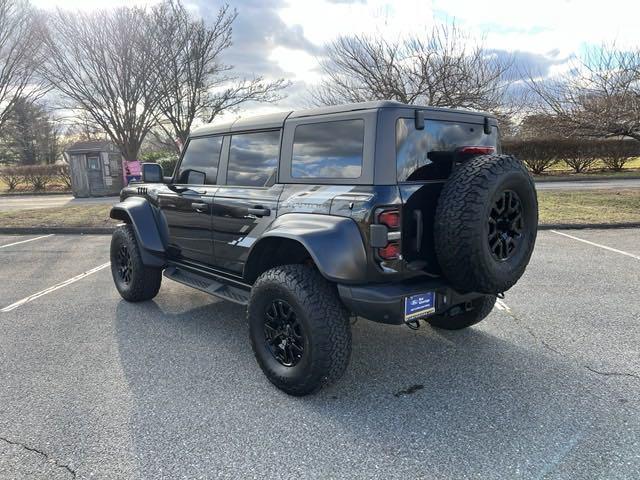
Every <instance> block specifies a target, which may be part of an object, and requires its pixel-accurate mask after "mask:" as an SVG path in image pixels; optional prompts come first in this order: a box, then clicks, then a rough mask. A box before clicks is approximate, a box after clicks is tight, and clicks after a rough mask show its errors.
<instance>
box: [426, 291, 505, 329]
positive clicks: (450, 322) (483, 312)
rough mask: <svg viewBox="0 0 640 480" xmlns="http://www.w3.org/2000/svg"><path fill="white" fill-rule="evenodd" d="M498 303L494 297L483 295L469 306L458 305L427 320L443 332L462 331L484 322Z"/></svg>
mask: <svg viewBox="0 0 640 480" xmlns="http://www.w3.org/2000/svg"><path fill="white" fill-rule="evenodd" d="M495 303H496V297H495V296H494V295H483V296H481V297H478V298H476V299H475V300H472V301H471V302H470V304H468V305H464V306H463V305H458V306H456V307H453V308H452V309H451V310H450V311H449V312H445V313H443V314H441V315H434V316H433V317H430V318H427V322H429V324H430V325H431V326H432V327H436V328H442V329H443V330H461V329H463V328H467V327H470V326H471V325H475V324H476V323H478V322H481V321H482V320H484V319H485V318H486V317H487V315H489V314H490V313H491V310H493V306H494V305H495Z"/></svg>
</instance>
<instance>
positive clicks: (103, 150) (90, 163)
mask: <svg viewBox="0 0 640 480" xmlns="http://www.w3.org/2000/svg"><path fill="white" fill-rule="evenodd" d="M65 157H66V159H67V162H68V163H69V169H70V172H71V189H72V191H73V195H74V196H75V197H101V196H107V195H118V194H119V193H120V190H121V189H122V187H123V185H125V181H127V180H128V179H126V178H125V175H128V174H127V173H126V172H124V171H123V170H124V169H123V163H124V161H123V160H122V155H120V152H119V151H118V149H117V148H116V146H115V145H114V144H113V143H112V142H109V141H89V142H76V143H74V144H73V145H70V146H69V147H68V148H67V149H66V150H65ZM128 163H131V162H128ZM135 163H138V162H135ZM138 169H139V168H138ZM127 183H128V181H127Z"/></svg>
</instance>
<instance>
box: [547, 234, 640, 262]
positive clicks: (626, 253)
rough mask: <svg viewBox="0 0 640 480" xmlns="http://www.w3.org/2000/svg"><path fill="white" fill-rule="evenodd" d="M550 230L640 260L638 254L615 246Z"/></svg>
mask: <svg viewBox="0 0 640 480" xmlns="http://www.w3.org/2000/svg"><path fill="white" fill-rule="evenodd" d="M551 232H553V233H555V234H557V235H562V236H563V237H568V238H572V239H573V240H577V241H578V242H583V243H586V244H588V245H593V246H594V247H599V248H603V249H604V250H609V251H610V252H614V253H619V254H620V255H626V256H627V257H631V258H635V259H636V260H640V255H634V254H633V253H629V252H624V251H622V250H618V249H617V248H611V247H607V246H606V245H600V244H599V243H594V242H590V241H589V240H584V239H583V238H578V237H574V236H573V235H569V234H568V233H562V232H558V231H556V230H551Z"/></svg>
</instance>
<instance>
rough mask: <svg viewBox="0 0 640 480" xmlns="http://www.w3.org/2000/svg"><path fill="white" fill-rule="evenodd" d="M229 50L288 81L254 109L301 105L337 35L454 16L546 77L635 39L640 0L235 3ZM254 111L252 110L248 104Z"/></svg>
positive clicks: (214, 2)
mask: <svg viewBox="0 0 640 480" xmlns="http://www.w3.org/2000/svg"><path fill="white" fill-rule="evenodd" d="M32 1H33V3H34V4H35V5H37V6H39V7H41V8H45V9H51V8H55V7H60V8H69V9H77V8H78V7H79V6H80V8H82V9H95V8H111V7H113V6H116V5H132V4H150V3H154V2H153V1H152V0H148V1H136V0H127V1H122V0H82V2H78V1H77V0H32ZM222 3H225V2H220V1H218V0H188V1H187V0H185V4H186V5H187V6H188V7H189V8H190V9H191V10H192V11H193V12H194V13H197V14H200V15H202V16H204V17H205V18H206V17H208V16H214V15H215V13H216V11H217V9H218V8H219V6H220V5H221V4H222ZM228 3H229V4H230V5H231V6H232V7H235V8H236V9H237V10H238V13H239V16H238V19H237V20H236V23H235V25H234V33H233V40H234V45H233V47H232V48H231V49H230V50H229V51H228V52H227V55H226V61H227V62H228V63H231V64H233V65H235V67H236V69H237V71H238V72H239V73H241V74H242V75H247V76H251V75H264V76H266V77H272V78H278V77H285V78H287V79H289V80H291V81H292V82H293V86H292V88H291V91H290V95H289V96H288V98H287V99H285V100H283V101H281V102H280V104H279V105H275V106H272V107H269V108H268V107H260V108H258V109H257V110H258V111H265V110H282V109H286V108H299V107H300V106H301V103H302V102H304V100H305V92H306V89H307V88H308V86H309V85H313V83H314V82H317V81H318V79H319V75H320V72H319V71H318V67H317V65H318V62H317V58H318V57H319V56H321V55H322V46H323V44H325V43H326V42H328V41H330V40H332V39H334V38H335V37H337V36H339V35H344V34H350V33H370V34H371V33H376V34H380V35H384V36H386V37H388V38H397V37H398V36H402V35H403V34H406V33H409V32H411V33H420V32H426V31H428V30H429V29H430V28H431V27H432V26H433V25H434V23H438V22H443V21H447V22H448V21H451V20H455V22H456V23H457V24H458V25H459V26H460V27H462V29H464V30H465V31H467V32H468V33H469V34H470V35H471V36H473V37H477V38H483V39H484V43H485V45H486V46H487V47H488V48H490V49H495V50H496V51H497V52H498V53H500V52H509V53H513V54H515V55H516V59H517V62H518V63H519V64H520V65H523V66H530V67H533V68H535V69H536V70H538V71H541V72H542V73H544V74H552V73H553V72H554V71H559V70H561V69H562V68H564V67H565V66H566V61H567V59H568V58H570V56H571V55H574V54H576V53H579V52H580V51H581V49H583V48H585V46H588V45H597V44H599V43H601V42H603V41H604V42H611V41H615V42H616V44H617V45H618V46H620V47H621V48H624V47H625V46H628V45H639V44H640V29H639V28H638V18H640V2H638V1H634V0H608V1H602V0H599V1H597V2H596V1H578V0H575V1H571V0H536V1H535V2H534V1H518V0H492V1H488V0H485V1H481V0H431V1H429V0H421V1H419V0H395V1H389V0H387V1H384V0H236V1H229V2H228ZM252 110H253V111H252V112H251V113H255V112H256V109H254V108H252Z"/></svg>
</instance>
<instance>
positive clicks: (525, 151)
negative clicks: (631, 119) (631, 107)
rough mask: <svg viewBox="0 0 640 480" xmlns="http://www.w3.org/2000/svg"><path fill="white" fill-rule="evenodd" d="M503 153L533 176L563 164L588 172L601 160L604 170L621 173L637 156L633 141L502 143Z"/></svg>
mask: <svg viewBox="0 0 640 480" xmlns="http://www.w3.org/2000/svg"><path fill="white" fill-rule="evenodd" d="M502 151H503V152H504V153H508V154H512V155H515V156H517V157H518V158H520V159H522V161H524V162H525V163H526V165H527V166H528V167H529V169H531V171H532V172H533V173H535V174H540V173H543V172H544V171H545V170H548V169H549V168H550V167H552V166H553V165H555V164H557V163H558V162H561V161H564V162H565V163H566V164H567V165H568V166H569V167H570V168H571V169H572V170H573V171H574V172H576V173H581V172H584V171H587V170H589V169H590V168H592V167H593V165H594V164H595V163H596V162H597V161H598V160H602V162H603V163H604V164H605V166H606V167H607V168H608V169H610V170H614V171H620V170H622V169H623V168H624V166H625V164H626V163H627V162H628V161H629V160H631V159H632V158H635V157H638V156H640V142H637V141H635V140H575V139H555V140H554V139H545V140H505V141H504V142H503V143H502Z"/></svg>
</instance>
